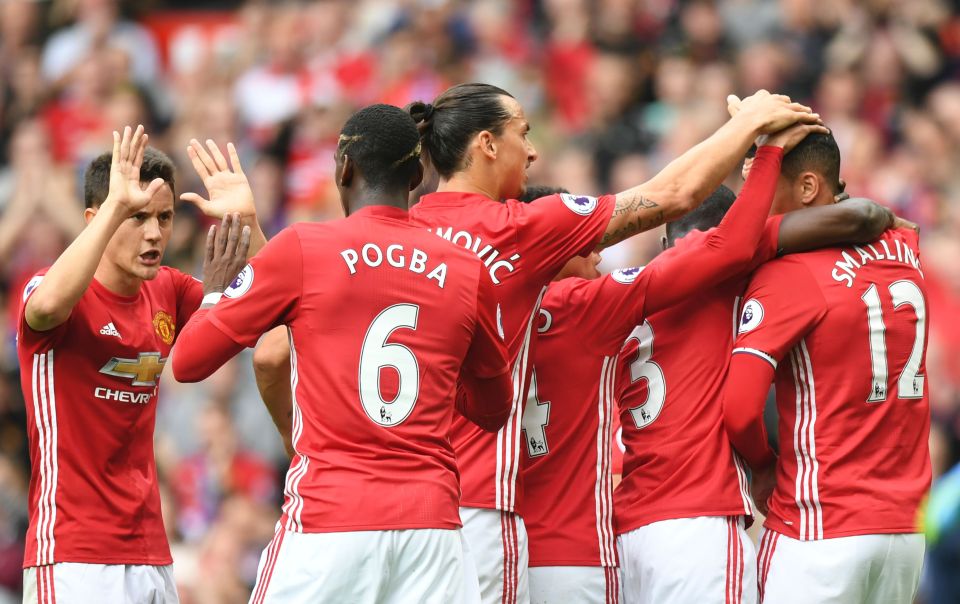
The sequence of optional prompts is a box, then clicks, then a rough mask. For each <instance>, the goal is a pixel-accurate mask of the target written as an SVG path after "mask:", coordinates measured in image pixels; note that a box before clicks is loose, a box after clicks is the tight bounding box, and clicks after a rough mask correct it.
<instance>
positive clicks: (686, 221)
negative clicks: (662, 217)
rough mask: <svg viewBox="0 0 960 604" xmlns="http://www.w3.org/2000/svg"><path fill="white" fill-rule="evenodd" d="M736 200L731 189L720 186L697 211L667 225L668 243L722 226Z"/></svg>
mask: <svg viewBox="0 0 960 604" xmlns="http://www.w3.org/2000/svg"><path fill="white" fill-rule="evenodd" d="M736 200H737V196H736V194H735V193H734V192H733V191H731V190H730V188H729V187H727V186H726V185H720V186H719V187H717V188H716V190H714V192H713V193H711V194H710V196H709V197H707V199H706V201H704V202H703V203H702V204H700V206H699V207H697V209H695V210H693V211H692V212H690V213H689V214H686V215H684V216H681V217H680V218H678V219H677V220H674V221H673V222H668V223H667V241H669V242H670V244H671V245H673V242H674V241H676V240H677V239H680V238H681V237H683V236H684V235H686V234H687V233H689V232H690V231H695V230H696V231H708V230H710V229H712V228H713V227H715V226H717V225H718V224H720V221H721V220H723V217H724V216H726V215H727V212H728V211H730V208H731V207H732V206H733V202H735V201H736Z"/></svg>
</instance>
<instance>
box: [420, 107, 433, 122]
mask: <svg viewBox="0 0 960 604" xmlns="http://www.w3.org/2000/svg"><path fill="white" fill-rule="evenodd" d="M433 109H434V108H433V105H432V104H430V103H426V104H424V106H423V121H425V122H426V121H427V120H429V119H430V117H431V116H433Z"/></svg>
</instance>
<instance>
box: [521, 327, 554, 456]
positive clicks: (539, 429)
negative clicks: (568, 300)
mask: <svg viewBox="0 0 960 604" xmlns="http://www.w3.org/2000/svg"><path fill="white" fill-rule="evenodd" d="M541 312H542V311H541ZM549 423H550V401H547V402H545V403H541V402H540V400H539V398H538V397H537V370H536V369H533V371H532V373H531V376H530V390H529V391H528V393H527V404H526V406H525V407H524V409H523V419H522V420H521V423H520V425H521V427H522V428H523V432H524V436H525V437H526V441H527V453H528V454H529V455H530V457H540V456H541V455H546V454H547V453H549V452H550V447H548V446H547V431H546V430H547V424H549Z"/></svg>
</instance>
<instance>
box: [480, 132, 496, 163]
mask: <svg viewBox="0 0 960 604" xmlns="http://www.w3.org/2000/svg"><path fill="white" fill-rule="evenodd" d="M477 146H478V147H479V148H480V152H481V153H483V154H484V155H485V156H487V157H488V158H489V159H491V160H494V159H497V142H496V138H495V137H494V136H493V133H492V132H490V131H489V130H481V131H480V134H478V135H477Z"/></svg>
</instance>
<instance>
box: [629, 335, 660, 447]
mask: <svg viewBox="0 0 960 604" xmlns="http://www.w3.org/2000/svg"><path fill="white" fill-rule="evenodd" d="M630 340H636V342H637V345H638V347H639V350H638V351H637V358H636V359H635V360H634V361H633V362H632V363H630V383H631V384H632V383H634V382H637V381H639V380H647V400H645V401H644V402H643V403H641V404H639V405H637V406H636V407H631V408H630V415H631V416H633V423H634V424H635V425H636V426H637V430H642V429H644V428H646V427H647V426H649V425H650V424H652V423H653V422H654V421H656V419H657V417H659V416H660V411H662V410H663V403H664V401H665V400H666V399H667V383H666V381H665V380H664V377H663V370H662V369H661V368H660V365H657V364H656V363H655V362H654V361H651V360H650V358H651V357H653V327H651V326H650V323H649V321H644V322H643V325H639V326H637V328H636V329H634V330H633V333H631V334H630V337H629V338H628V339H627V341H628V342H629V341H630Z"/></svg>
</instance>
